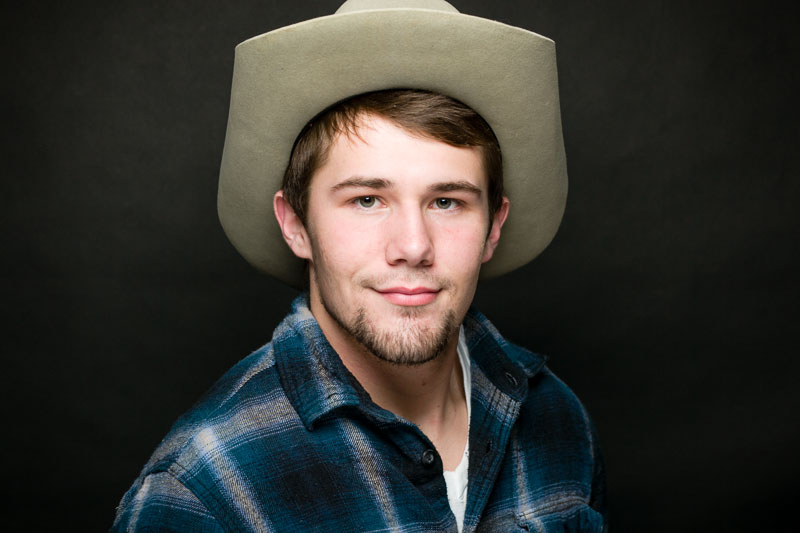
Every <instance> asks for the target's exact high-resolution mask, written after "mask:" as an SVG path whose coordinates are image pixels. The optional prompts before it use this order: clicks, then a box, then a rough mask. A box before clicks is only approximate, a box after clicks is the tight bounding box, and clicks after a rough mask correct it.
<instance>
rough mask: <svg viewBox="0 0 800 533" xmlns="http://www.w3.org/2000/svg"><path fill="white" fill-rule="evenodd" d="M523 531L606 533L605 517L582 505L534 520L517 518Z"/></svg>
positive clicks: (534, 532) (533, 518)
mask: <svg viewBox="0 0 800 533" xmlns="http://www.w3.org/2000/svg"><path fill="white" fill-rule="evenodd" d="M517 524H518V525H519V527H520V529H521V530H522V531H530V532H531V533H604V532H605V531H606V529H605V524H604V521H603V516H602V515H601V514H600V513H598V512H597V511H595V510H594V509H592V508H591V507H589V506H588V505H586V504H582V505H579V506H576V507H572V508H570V509H565V510H564V511H560V512H556V513H549V514H546V515H543V516H537V517H532V518H525V517H517Z"/></svg>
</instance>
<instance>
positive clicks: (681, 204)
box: [0, 0, 800, 531]
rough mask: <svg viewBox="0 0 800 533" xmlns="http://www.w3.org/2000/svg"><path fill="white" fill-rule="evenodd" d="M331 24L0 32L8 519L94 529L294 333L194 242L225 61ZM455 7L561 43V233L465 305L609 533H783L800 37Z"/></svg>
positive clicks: (783, 16) (562, 10)
mask: <svg viewBox="0 0 800 533" xmlns="http://www.w3.org/2000/svg"><path fill="white" fill-rule="evenodd" d="M338 3H339V1H338V0H327V1H320V2H305V3H302V5H300V3H298V2H290V1H288V0H284V1H265V0H262V1H256V0H251V1H236V2H221V1H218V2H212V1H188V0H181V1H174V2H153V1H151V2H143V1H137V2H132V1H122V2H73V3H62V4H61V5H57V6H46V5H42V4H38V3H37V4H30V5H27V7H24V8H15V9H13V10H11V11H9V10H8V8H6V12H5V15H4V16H3V17H2V19H3V22H2V25H3V32H2V33H3V37H2V39H3V41H5V42H4V48H3V50H4V52H5V55H6V65H5V68H4V72H3V79H4V82H3V86H2V91H3V98H2V104H3V117H4V118H5V120H4V122H5V135H4V139H3V143H2V146H3V153H4V157H3V167H2V168H3V174H2V180H1V181H0V195H1V196H0V197H1V198H2V201H3V206H4V208H3V209H2V212H0V228H2V229H1V230H0V245H1V246H2V248H1V249H2V253H3V261H2V267H0V268H1V269H2V270H0V272H1V273H2V281H3V285H2V302H3V305H2V313H3V314H2V324H3V330H4V331H3V332H2V336H1V337H0V343H2V344H1V346H2V353H3V361H4V371H3V374H4V380H3V383H4V386H3V406H4V411H5V412H6V415H5V417H4V418H6V420H10V424H8V423H7V424H6V425H5V426H6V427H5V430H4V431H3V434H4V453H3V463H4V464H3V473H4V482H3V484H2V486H3V488H2V490H3V500H4V502H5V503H6V505H7V506H9V504H10V506H9V508H8V509H7V510H6V516H5V520H4V521H5V522H6V523H7V524H8V523H10V525H12V526H16V527H18V528H22V529H35V528H36V526H39V527H41V528H48V529H55V528H61V527H64V526H65V525H66V524H68V523H74V524H80V525H82V526H83V527H84V528H85V529H87V530H97V529H100V530H102V529H106V528H107V527H108V526H109V525H110V524H111V521H112V519H113V514H114V507H115V505H116V504H117V502H118V501H119V498H120V497H121V496H122V494H123V492H124V491H125V490H126V489H127V487H128V486H129V484H130V483H131V482H132V480H133V479H134V477H135V476H136V474H137V472H138V470H139V468H140V467H141V466H142V465H143V463H144V462H145V460H146V459H147V457H148V455H149V454H150V452H151V451H152V450H153V448H154V447H155V445H156V444H157V443H158V441H159V440H160V438H161V437H162V436H163V435H164V434H165V433H166V431H167V430H168V429H169V426H170V424H171V423H172V422H173V421H174V419H175V418H176V417H177V416H178V415H179V414H180V413H181V412H182V411H184V410H185V409H187V408H188V407H189V406H190V405H191V403H192V402H193V401H194V400H195V399H196V398H197V397H198V396H199V395H200V394H201V393H202V392H203V391H204V390H205V389H207V388H208V387H209V386H210V385H211V383H212V382H213V381H214V380H215V379H216V378H217V377H218V376H219V375H221V373H222V372H223V371H224V370H226V369H227V368H228V367H229V366H231V365H232V364H233V363H234V362H235V361H237V360H238V359H239V358H240V357H242V356H244V355H246V354H247V353H249V352H250V351H251V350H253V349H255V348H257V347H258V346H260V345H261V344H263V343H264V342H266V341H267V340H268V339H269V337H270V334H271V331H272V328H273V327H274V326H275V325H276V324H277V322H278V321H279V320H280V318H281V317H282V316H283V314H284V313H285V312H286V311H287V309H288V305H289V302H290V301H291V299H292V298H293V296H294V294H295V293H294V292H293V291H292V290H290V289H288V288H285V287H283V286H281V285H280V284H279V283H277V282H274V281H272V280H270V279H267V278H265V277H262V276H260V275H259V274H257V273H256V272H255V271H253V270H252V269H251V268H250V267H249V266H248V265H247V264H246V263H245V262H244V260H242V259H240V258H239V257H238V256H237V254H236V252H235V251H234V250H233V248H232V247H231V246H230V245H229V244H228V242H227V241H226V239H225V237H224V235H223V233H222V231H221V229H220V227H219V224H218V222H217V218H216V212H215V195H216V186H217V171H218V168H219V162H220V154H221V150H222V144H223V139H224V134H225V124H226V118H227V106H228V97H229V89H230V76H231V69H232V63H233V48H234V46H235V45H236V44H237V43H238V42H240V41H242V40H244V39H246V38H248V37H251V36H253V35H256V34H259V33H263V32H265V31H268V30H271V29H274V28H277V27H280V26H283V25H286V24H289V23H292V22H297V21H300V20H303V19H306V18H309V17H311V16H319V15H325V14H329V13H331V12H332V11H333V10H334V9H335V8H336V7H337V6H338ZM453 3H454V5H456V7H458V8H459V9H461V10H462V11H463V12H467V13H470V14H475V15H480V16H485V17H489V18H494V19H497V20H500V21H503V22H507V23H511V24H514V25H518V26H522V27H525V28H528V29H531V30H534V31H537V32H539V33H542V34H544V35H547V36H549V37H551V38H553V39H554V40H555V41H556V43H557V50H558V61H559V73H560V84H561V98H562V99H561V105H562V111H563V120H564V134H565V141H566V145H567V155H568V162H569V173H570V196H569V200H568V205H567V210H566V215H565V219H564V223H563V225H562V228H561V230H560V233H559V234H558V236H557V237H556V239H555V241H554V242H553V244H552V246H551V247H550V248H549V249H548V250H547V251H546V252H545V254H544V255H543V256H541V257H540V258H539V259H537V260H536V261H535V262H533V263H532V264H530V265H528V266H527V267H525V268H523V269H520V270H519V271H517V272H515V273H513V274H511V275H508V276H505V277H504V278H501V279H498V280H496V281H492V282H489V283H486V284H484V285H483V286H482V287H481V288H480V289H479V295H478V297H477V303H478V305H479V307H480V308H481V309H482V310H483V311H484V313H486V314H487V315H488V316H489V317H490V318H491V319H492V320H493V321H494V322H495V323H496V324H497V325H498V327H499V328H500V329H501V331H503V332H504V333H505V334H506V336H507V337H509V338H510V339H511V340H513V341H516V342H518V343H520V344H523V345H526V346H528V347H530V348H532V349H534V350H537V351H540V352H543V353H546V354H549V356H550V358H551V359H550V364H551V367H552V368H553V369H554V370H555V371H556V372H557V373H558V374H559V375H560V376H561V377H562V378H564V379H565V381H566V382H567V383H569V384H570V385H571V386H572V387H573V388H574V389H575V390H576V392H577V393H578V394H579V395H580V396H581V398H582V399H583V400H584V402H585V403H586V405H587V406H588V408H589V410H590V412H591V413H592V414H593V416H594V418H595V421H596V423H597V426H598V428H599V432H600V439H601V444H602V446H603V449H604V452H605V456H606V460H607V467H608V475H609V477H608V480H609V488H610V498H611V511H612V519H613V523H614V525H615V526H616V527H615V530H616V531H749V530H768V529H769V527H768V525H771V526H770V527H771V528H772V530H776V531H777V530H788V529H789V524H791V523H793V522H794V520H791V521H790V520H789V519H788V517H789V516H791V515H792V514H793V511H794V510H793V509H792V505H793V503H794V499H795V492H796V490H795V487H796V479H797V476H798V475H799V474H800V468H798V461H797V459H796V457H797V453H798V452H797V449H798V445H799V444H800V438H799V435H798V433H799V432H798V424H797V422H796V419H797V409H798V406H799V405H798V404H800V394H798V392H797V389H798V387H797V379H798V369H800V364H799V363H798V357H797V355H798V350H797V348H796V347H795V337H796V332H797V326H796V324H797V319H798V300H799V299H798V296H799V291H798V280H797V273H798V266H799V265H798V247H799V246H798V229H800V228H799V226H800V223H799V222H800V217H798V215H797V214H796V213H795V204H796V202H797V201H798V199H800V194H798V193H800V190H799V189H800V185H799V183H798V169H799V168H800V165H799V164H798V163H799V162H798V155H797V153H798V135H797V128H798V126H797V120H798V113H797V108H796V105H795V99H796V94H797V91H798V88H800V87H799V85H800V84H798V73H797V72H798V39H797V37H795V36H794V35H793V34H792V33H791V30H793V25H795V23H794V22H793V21H795V20H796V18H795V17H793V16H792V15H793V14H792V13H790V12H789V11H787V10H785V9H782V8H779V7H778V4H774V5H769V4H759V3H756V2H739V1H722V0H719V1H706V2H688V1H671V2H666V1H662V2H633V1H629V2H616V1H615V2H611V1H600V2H596V1H592V2H590V1H581V2H578V1H554V0H538V1H532V2H522V1H515V2H494V3H491V2H482V1H477V0H473V1H467V0H462V1H459V0H453ZM23 525H25V527H23Z"/></svg>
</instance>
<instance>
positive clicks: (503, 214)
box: [481, 196, 510, 263]
mask: <svg viewBox="0 0 800 533" xmlns="http://www.w3.org/2000/svg"><path fill="white" fill-rule="evenodd" d="M509 205H510V202H509V201H508V198H506V197H505V196H503V203H502V204H500V209H498V210H497V211H495V213H494V217H492V228H491V229H490V230H489V235H488V236H487V237H486V244H485V245H484V246H483V258H482V259H481V262H482V263H485V262H487V261H488V260H489V259H491V258H492V256H493V255H494V250H495V248H497V243H499V242H500V230H501V229H502V227H503V224H505V222H506V218H507V217H508V208H509Z"/></svg>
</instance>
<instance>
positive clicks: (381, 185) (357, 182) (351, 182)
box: [331, 176, 393, 191]
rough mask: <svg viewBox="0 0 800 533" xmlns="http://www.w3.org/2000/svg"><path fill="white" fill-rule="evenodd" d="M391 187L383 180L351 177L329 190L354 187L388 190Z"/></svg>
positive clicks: (389, 182) (388, 182)
mask: <svg viewBox="0 0 800 533" xmlns="http://www.w3.org/2000/svg"><path fill="white" fill-rule="evenodd" d="M392 185H393V183H392V182H391V181H389V180H387V179H384V178H365V177H363V176H353V177H352V178H347V179H346V180H344V181H342V182H339V183H337V184H336V185H334V186H333V187H331V189H332V190H334V191H340V190H342V189H349V188H356V187H364V188H367V189H388V188H390V187H391V186H392Z"/></svg>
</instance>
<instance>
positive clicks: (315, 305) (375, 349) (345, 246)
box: [295, 117, 508, 365]
mask: <svg viewBox="0 0 800 533" xmlns="http://www.w3.org/2000/svg"><path fill="white" fill-rule="evenodd" d="M358 134H359V135H358V136H346V135H340V136H338V138H337V139H336V140H335V141H334V143H333V145H332V146H331V148H330V152H329V154H328V158H327V160H326V162H325V164H324V165H323V166H322V167H320V168H319V169H318V170H317V171H316V173H315V174H314V176H313V178H312V181H311V186H310V187H311V188H310V192H309V201H308V211H307V213H308V219H307V235H308V243H309V246H308V248H310V249H308V250H306V251H305V255H306V256H307V257H306V258H308V259H309V260H310V261H309V273H310V289H311V309H312V312H313V313H314V315H315V317H316V318H317V320H318V322H319V323H320V325H321V327H322V328H323V331H325V333H326V335H327V336H328V337H329V339H330V337H331V335H334V336H335V337H338V338H339V339H340V340H342V341H344V342H348V343H352V342H353V341H356V343H355V344H354V345H355V346H359V345H360V346H359V347H366V348H367V349H368V350H369V351H370V352H372V353H373V354H374V355H376V356H377V357H379V358H380V359H383V360H386V361H390V362H393V363H397V364H406V365H413V364H421V363H424V362H427V361H430V360H432V359H433V358H435V357H436V356H437V355H439V354H440V353H441V352H442V351H443V350H444V349H445V347H447V346H448V345H450V343H452V342H453V340H454V339H455V337H454V335H455V333H456V332H457V330H458V326H459V325H460V324H461V321H462V320H463V318H464V315H465V314H466V312H467V309H468V308H469V305H470V303H471V302H472V299H473V296H474V294H475V288H476V285H477V281H478V273H479V271H480V267H481V264H482V263H483V262H485V261H488V260H489V259H490V258H491V256H492V253H493V251H494V248H495V246H496V244H497V240H498V238H499V231H500V226H501V225H502V222H503V221H504V220H505V214H506V212H507V205H508V204H507V201H505V202H504V206H503V208H502V209H501V210H499V212H498V214H497V215H496V216H495V222H496V224H495V226H496V227H495V228H494V229H493V231H492V232H491V233H489V237H488V239H487V232H488V230H489V224H490V221H489V215H488V204H487V177H486V172H485V170H484V167H483V162H482V158H481V154H480V152H479V149H477V148H457V147H453V146H450V145H447V144H445V143H442V142H439V141H434V140H430V139H425V138H421V137H418V136H414V135H411V134H409V133H408V132H406V131H405V130H402V129H400V128H398V127H397V126H395V125H394V124H393V123H391V122H389V121H387V120H385V119H382V118H377V117H365V119H364V120H363V122H362V126H361V127H360V128H359V131H358ZM295 251H296V252H297V250H295ZM299 255H303V254H302V253H301V254H299Z"/></svg>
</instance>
